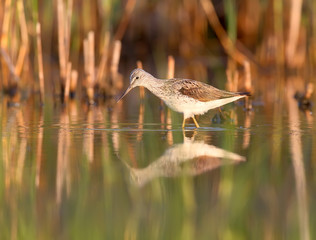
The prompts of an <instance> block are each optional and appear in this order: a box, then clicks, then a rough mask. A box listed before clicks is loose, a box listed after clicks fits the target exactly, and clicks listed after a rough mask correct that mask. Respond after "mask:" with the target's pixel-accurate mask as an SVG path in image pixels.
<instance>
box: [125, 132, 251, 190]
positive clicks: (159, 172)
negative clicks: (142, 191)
mask: <svg viewBox="0 0 316 240" xmlns="http://www.w3.org/2000/svg"><path fill="white" fill-rule="evenodd" d="M245 160H246V159H245V157H243V156H240V155H238V154H235V153H232V152H229V151H226V150H224V149H221V148H218V147H215V146H213V145H209V144H206V143H205V142H204V141H196V140H194V136H193V137H192V138H189V137H185V136H184V141H183V143H181V144H174V145H173V146H172V147H170V148H168V149H167V150H166V151H165V152H164V154H163V155H162V156H161V157H159V158H158V159H157V160H156V161H154V162H153V163H151V164H150V165H149V166H147V167H145V168H142V169H140V168H132V167H130V166H128V165H127V167H128V169H129V172H130V177H131V181H132V183H134V184H135V185H137V186H139V187H142V186H144V185H145V184H147V183H148V182H150V181H151V180H153V179H155V178H158V177H177V176H180V175H191V176H194V175H198V174H201V173H203V172H206V171H210V170H212V169H216V168H218V167H220V166H222V165H226V164H237V163H239V162H242V161H245Z"/></svg>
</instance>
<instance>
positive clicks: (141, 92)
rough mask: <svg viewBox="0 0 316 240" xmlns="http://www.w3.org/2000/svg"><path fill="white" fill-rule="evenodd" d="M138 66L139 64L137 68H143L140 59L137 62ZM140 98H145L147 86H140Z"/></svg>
mask: <svg viewBox="0 0 316 240" xmlns="http://www.w3.org/2000/svg"><path fill="white" fill-rule="evenodd" d="M136 66H137V68H140V69H143V63H142V61H140V60H138V61H137V62H136ZM139 98H140V99H144V98H145V88H144V87H142V86H140V87H139Z"/></svg>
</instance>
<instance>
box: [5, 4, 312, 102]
mask: <svg viewBox="0 0 316 240" xmlns="http://www.w3.org/2000/svg"><path fill="white" fill-rule="evenodd" d="M288 2H289V3H290V4H289V6H288V7H285V6H284V5H282V4H281V3H278V2H275V3H271V2H269V3H268V4H264V3H261V2H258V1H254V2H253V1H250V0H244V1H242V3H241V6H240V7H239V8H236V6H235V5H234V4H232V3H230V2H228V1H224V2H223V3H222V4H223V5H221V4H216V5H214V4H213V1H211V0H196V1H192V2H190V3H189V2H186V1H183V2H182V1H180V2H173V3H168V2H166V1H161V2H159V3H155V4H154V5H153V6H151V7H150V6H149V4H148V3H145V2H144V3H138V4H136V0H127V1H119V0H116V1H113V2H111V3H109V4H105V3H102V2H98V1H93V2H92V3H91V4H88V3H86V2H73V0H56V1H54V2H53V4H52V5H49V4H44V3H43V4H41V3H39V2H37V3H36V2H34V3H32V4H30V3H27V4H24V2H23V1H22V0H17V1H12V0H5V1H3V2H1V4H0V5H1V6H0V30H1V36H0V47H1V49H0V53H1V54H0V61H1V85H0V87H1V89H2V91H3V92H4V93H7V94H9V95H11V96H12V95H16V94H19V93H18V92H21V91H22V92H23V91H24V92H25V91H26V92H28V93H29V94H28V95H29V96H30V95H31V94H30V92H32V91H34V90H35V91H37V90H38V92H39V93H40V94H39V97H40V100H41V102H44V100H45V97H46V96H56V93H57V95H59V96H60V98H61V99H62V101H64V100H65V101H66V102H67V101H68V99H69V98H73V97H74V96H78V97H81V96H84V97H85V99H86V100H87V103H89V104H95V103H97V102H98V101H99V100H100V99H107V98H111V99H113V97H114V96H115V95H117V94H118V93H119V92H120V91H121V90H122V87H123V85H124V83H123V77H122V76H123V75H121V74H120V73H119V70H120V68H121V66H124V67H122V69H123V73H124V76H126V75H125V74H126V70H125V69H127V67H128V63H129V62H130V61H131V60H132V61H134V62H135V61H136V60H137V59H141V60H142V61H141V62H142V63H144V64H146V66H150V68H152V69H154V68H155V65H156V68H158V69H159V68H160V67H159V65H158V64H157V62H153V61H152V60H151V59H150V57H151V56H152V57H153V58H156V59H166V58H161V57H162V56H163V55H164V54H165V55H166V56H168V55H170V53H172V54H173V56H175V58H177V59H178V58H179V59H182V61H181V62H183V61H184V63H186V64H185V65H183V66H181V67H187V68H188V69H190V68H195V70H194V71H193V72H194V74H196V73H197V72H200V73H201V72H204V73H206V72H207V71H208V69H212V67H213V65H212V63H211V62H210V59H211V57H212V56H214V57H219V59H221V56H222V53H221V52H219V51H218V50H215V49H218V46H221V47H222V50H224V52H225V55H226V56H227V59H228V61H227V63H229V62H230V61H233V62H235V66H236V67H233V68H231V66H233V65H234V64H233V65H230V64H227V69H228V72H235V71H237V72H238V73H234V76H237V75H235V74H238V75H239V78H240V79H239V80H238V81H239V87H238V88H240V86H242V87H241V88H244V89H245V90H247V91H251V92H258V89H254V88H258V87H261V85H262V84H260V83H259V84H256V83H254V82H253V79H256V81H260V80H258V78H254V75H249V73H250V72H254V71H255V72H257V73H258V74H261V75H262V74H267V75H269V74H278V73H280V74H282V72H283V73H284V72H288V70H291V69H294V70H295V71H298V72H299V73H302V74H305V73H306V72H310V73H312V71H313V70H312V69H313V68H314V66H315V63H316V61H315V56H316V53H315V49H316V48H315V44H314V41H313V40H314V39H315V32H316V31H315V29H316V27H315V22H316V21H315V18H314V15H313V13H315V12H316V9H315V8H316V5H315V4H314V3H312V2H308V3H307V4H308V5H309V7H310V11H306V9H305V8H303V7H302V4H303V3H302V1H294V0H293V1H291V0H289V1H288ZM52 6H53V8H54V9H51V7H52ZM247 7H248V8H247ZM249 7H251V8H253V9H251V11H250V10H249ZM114 9H116V10H118V11H114ZM223 9H224V12H223ZM44 12H45V20H46V21H47V19H50V20H51V22H52V23H51V24H47V23H45V24H44V25H42V24H41V23H42V22H43V21H44V16H43V13H44ZM253 12H257V13H258V14H257V15H256V17H255V18H253V16H254V13H253ZM30 13H31V14H30ZM268 15H272V16H273V17H272V18H266V17H265V16H268ZM89 16H92V17H89ZM306 17H307V18H309V19H311V21H309V22H304V21H302V19H303V18H306ZM155 18H157V19H159V21H157V22H155ZM144 19H146V20H145V21H144ZM250 19H253V21H250ZM43 26H44V28H43ZM47 26H49V27H50V28H47ZM307 29H311V30H312V31H307ZM34 32H35V33H34ZM260 32H262V34H259V33H260ZM34 36H36V37H34ZM34 44H35V45H36V46H37V47H36V48H35V49H34V48H33V45H34ZM48 44H50V45H48ZM309 46H310V49H311V51H309V52H306V49H307V48H309ZM48 49H49V51H48ZM150 49H151V50H150ZM211 52H212V53H211ZM205 53H207V54H205ZM47 54H48V55H47ZM35 56H37V57H35ZM121 56H122V57H121ZM200 56H203V57H204V58H205V59H206V61H205V60H203V61H202V62H200V63H197V62H199V61H200V60H195V59H198V58H199V57H200ZM36 59H37V62H38V64H34V61H36ZM56 59H58V69H59V74H58V75H59V81H56V80H55V79H54V77H47V78H45V79H44V76H45V75H49V74H51V72H47V71H48V70H47V69H48V68H51V65H52V64H51V63H53V64H57V62H56ZM82 59H84V63H82ZM306 61H307V62H308V63H309V64H304V62H306ZM190 62H191V63H192V62H193V63H194V64H190ZM195 63H196V64H195ZM168 64H169V63H168ZM197 64H199V66H198V65H197ZM223 64H225V62H224V61H223ZM82 65H83V66H84V67H83V68H82V67H81V66H82ZM200 66H202V67H200ZM138 67H140V66H138ZM242 68H243V69H242ZM306 68H308V69H310V70H307V71H306ZM83 69H84V70H83ZM197 69H200V70H197ZM234 69H235V70H234ZM45 72H46V73H45ZM189 72H190V70H189ZM276 72H278V73H276ZM228 75H231V74H228ZM34 76H37V77H36V78H38V82H39V85H38V89H34V87H33V83H34V81H33V78H34ZM189 76H190V74H189ZM196 76H199V75H196ZM202 76H205V74H203V75H202ZM193 77H194V76H193ZM206 77H208V76H206ZM309 77H310V80H309V81H310V82H312V83H314V81H315V79H314V77H313V74H310V75H309ZM230 78H231V77H229V78H228V79H227V86H228V89H231V88H232V86H230V85H231V84H232V83H231V79H230ZM233 79H235V80H234V81H235V83H236V79H237V77H236V78H235V77H234V78H233ZM201 80H205V79H201ZM56 83H57V84H56ZM280 84H281V85H284V83H280ZM49 86H57V88H50V87H49ZM276 86H277V87H276V90H275V91H278V89H280V87H279V84H278V83H277V84H276ZM233 88H234V89H235V88H236V87H233ZM281 88H282V87H281ZM52 89H55V92H52ZM46 91H48V92H46ZM259 91H260V89H259ZM82 92H83V93H84V94H81V93H82ZM143 95H144V94H143V89H141V90H140V96H141V98H143V97H144V96H143Z"/></svg>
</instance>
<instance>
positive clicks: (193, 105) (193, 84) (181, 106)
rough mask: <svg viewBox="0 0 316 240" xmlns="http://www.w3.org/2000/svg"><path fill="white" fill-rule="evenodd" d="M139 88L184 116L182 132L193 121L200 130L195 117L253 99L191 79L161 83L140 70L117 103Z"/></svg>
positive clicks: (132, 73)
mask: <svg viewBox="0 0 316 240" xmlns="http://www.w3.org/2000/svg"><path fill="white" fill-rule="evenodd" d="M138 86H143V87H145V88H147V89H148V90H149V91H151V92H152V93H153V94H154V95H156V96H157V97H159V98H160V99H162V100H163V101H164V102H165V104H166V105H167V106H168V107H169V108H171V109H172V110H174V111H176V112H180V113H183V122H182V128H184V127H185V120H186V119H187V118H192V119H193V121H194V124H195V126H196V127H197V128H199V127H200V126H199V124H198V122H197V121H196V119H195V117H194V115H200V114H204V113H205V112H207V111H208V110H210V109H213V108H217V107H220V106H223V105H225V104H227V103H230V102H234V101H236V100H238V99H240V98H243V97H245V96H249V95H250V94H249V93H248V92H228V91H224V90H220V89H217V88H215V87H213V86H211V85H208V84H206V83H203V82H198V81H195V80H191V79H183V78H172V79H158V78H155V77H154V76H152V75H151V74H149V73H148V72H146V71H144V70H142V69H139V68H137V69H134V70H133V71H132V72H131V75H130V85H129V87H128V88H127V89H126V91H125V92H124V93H123V94H122V96H121V97H120V98H119V99H118V100H117V101H120V100H121V99H122V98H123V97H124V96H125V95H126V94H127V93H128V92H129V91H130V90H132V89H133V88H135V87H138Z"/></svg>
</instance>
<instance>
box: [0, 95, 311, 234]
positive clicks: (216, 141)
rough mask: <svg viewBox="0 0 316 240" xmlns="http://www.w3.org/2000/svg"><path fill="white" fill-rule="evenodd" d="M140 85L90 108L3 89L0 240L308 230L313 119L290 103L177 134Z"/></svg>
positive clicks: (175, 122)
mask: <svg viewBox="0 0 316 240" xmlns="http://www.w3.org/2000/svg"><path fill="white" fill-rule="evenodd" d="M137 93H138V92H137V91H134V92H133V93H131V94H130V96H127V97H126V99H124V101H123V102H121V103H118V104H109V105H103V106H91V107H88V106H86V105H84V104H81V103H79V102H72V103H70V104H69V105H68V106H61V105H60V104H57V105H56V104H52V103H50V102H49V101H47V103H46V104H45V106H44V107H43V108H41V107H39V106H38V104H37V102H36V101H32V100H29V101H28V102H23V103H22V104H21V106H19V107H7V105H6V99H5V98H4V97H2V99H1V102H2V105H1V107H0V116H1V125H0V130H1V133H0V136H1V141H0V153H1V154H0V228H1V230H0V239H35V238H37V239H309V238H310V239H312V238H313V237H314V238H315V237H316V230H315V228H314V227H313V226H315V224H316V219H315V217H316V214H315V211H316V209H315V208H316V207H315V206H316V177H315V176H316V175H315V172H314V169H315V167H316V155H315V154H316V147H315V145H316V144H315V137H316V131H315V123H314V119H313V115H311V114H309V113H303V112H301V111H299V109H298V108H297V105H296V102H295V101H294V99H292V98H291V97H289V98H288V99H287V101H285V102H284V104H282V105H279V106H278V107H275V108H274V109H273V108H271V106H270V107H269V106H266V105H265V104H262V103H260V102H257V103H256V104H254V108H253V111H251V112H246V111H244V109H243V106H242V105H241V104H231V105H229V106H228V107H227V108H225V115H226V116H229V117H227V119H226V121H225V122H221V123H212V118H213V117H214V115H215V114H216V113H217V111H210V112H209V113H208V114H205V115H204V116H201V117H200V118H199V119H198V121H199V123H200V125H201V126H202V128H200V129H198V130H196V131H194V128H193V126H194V125H193V123H192V122H189V121H188V125H187V126H188V128H187V129H186V130H185V131H182V129H181V123H182V115H180V114H177V113H174V112H171V111H169V110H168V109H167V108H166V107H161V106H160V102H159V100H157V99H156V98H155V97H153V96H151V95H149V94H147V95H146V99H145V100H144V101H143V103H142V104H140V101H139V100H138V99H136V98H134V97H133V95H137ZM271 109H272V110H271Z"/></svg>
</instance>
